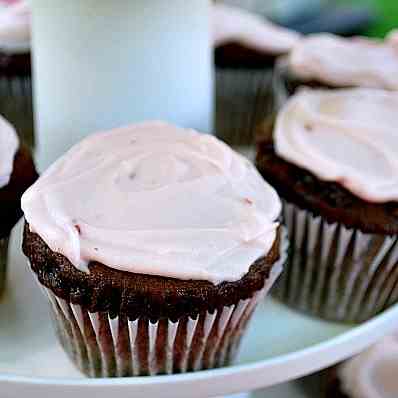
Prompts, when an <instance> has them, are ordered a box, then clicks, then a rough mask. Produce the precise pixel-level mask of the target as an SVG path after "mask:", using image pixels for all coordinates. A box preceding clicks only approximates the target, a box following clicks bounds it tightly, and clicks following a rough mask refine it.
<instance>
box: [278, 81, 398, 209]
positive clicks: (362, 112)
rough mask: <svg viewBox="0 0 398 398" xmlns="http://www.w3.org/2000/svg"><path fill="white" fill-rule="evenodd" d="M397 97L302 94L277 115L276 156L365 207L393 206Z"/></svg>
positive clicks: (365, 92)
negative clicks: (339, 188)
mask: <svg viewBox="0 0 398 398" xmlns="http://www.w3.org/2000/svg"><path fill="white" fill-rule="evenodd" d="M397 109H398V92H389V91H383V90H376V89H361V88H357V89H340V90H310V89H303V90H301V91H300V92H298V93H297V94H296V95H294V96H293V97H291V98H290V100H289V101H288V102H287V104H286V105H285V106H284V107H283V109H282V110H281V112H280V113H279V115H278V118H277V122H276V127H275V132H274V140H275V149H276V152H277V153H278V155H279V156H280V157H282V158H284V159H286V160H287V161H289V162H291V163H294V164H296V165H298V166H300V167H302V168H304V169H306V170H308V171H310V172H311V173H313V174H314V175H316V176H317V177H318V178H319V179H321V180H325V181H335V182H338V183H340V184H341V185H343V186H344V187H345V188H347V189H348V190H350V191H351V192H352V193H354V194H355V195H357V196H358V197H360V198H362V199H364V200H367V201H370V202H387V201H398V156H397V155H398V134H397V125H398V114H397Z"/></svg>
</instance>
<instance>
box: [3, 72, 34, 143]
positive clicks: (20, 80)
mask: <svg viewBox="0 0 398 398" xmlns="http://www.w3.org/2000/svg"><path fill="white" fill-rule="evenodd" d="M0 114H1V115H2V116H4V117H5V118H6V119H7V120H8V121H9V122H10V123H11V124H12V125H13V126H15V129H16V130H17V133H18V135H19V136H20V137H21V138H22V140H23V141H24V143H25V144H26V145H28V146H29V147H30V148H32V147H33V145H34V132H33V129H34V127H33V101H32V82H31V78H30V77H22V76H17V77H11V76H2V77H0Z"/></svg>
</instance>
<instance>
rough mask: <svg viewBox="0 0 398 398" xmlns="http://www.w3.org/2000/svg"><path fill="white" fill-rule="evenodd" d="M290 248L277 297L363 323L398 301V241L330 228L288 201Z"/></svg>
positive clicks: (309, 309) (332, 316)
mask: <svg viewBox="0 0 398 398" xmlns="http://www.w3.org/2000/svg"><path fill="white" fill-rule="evenodd" d="M284 220H285V223H286V226H287V228H288V232H289V236H290V240H291V243H290V244H291V248H290V250H291V251H290V257H289V260H288V262H287V264H286V267H285V272H284V274H283V276H282V277H281V279H280V280H279V282H278V283H277V284H276V286H275V289H274V290H273V294H274V296H275V297H277V298H278V299H280V300H281V301H283V302H284V303H286V304H287V305H289V306H291V307H293V308H295V309H298V310H300V311H303V312H305V313H308V314H311V315H315V316H319V317H321V318H324V319H327V320H331V321H340V322H350V323H359V322H363V321H366V320H368V319H370V318H372V317H373V316H375V315H377V314H378V313H380V312H381V311H383V310H385V309H386V308H388V307H390V306H391V305H393V304H394V303H396V302H397V301H398V238H397V237H394V236H392V237H391V236H386V235H378V234H365V233H362V232H361V231H360V230H357V229H348V228H346V227H345V226H344V225H342V224H338V223H334V224H329V223H328V222H326V221H325V220H323V219H322V218H321V217H315V216H313V215H312V214H311V213H310V212H309V211H305V210H302V209H300V208H298V207H297V206H295V205H293V204H290V203H285V206H284Z"/></svg>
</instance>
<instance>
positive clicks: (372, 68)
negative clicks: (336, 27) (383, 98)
mask: <svg viewBox="0 0 398 398" xmlns="http://www.w3.org/2000/svg"><path fill="white" fill-rule="evenodd" d="M397 71H398V44H397V38H396V33H395V32H391V34H390V35H388V36H387V37H386V38H385V40H379V39H369V38H365V37H354V38H343V37H339V36H335V35H332V34H326V33H323V34H314V35H309V36H307V37H305V38H303V39H302V40H300V41H297V43H296V45H295V46H293V48H292V50H291V52H290V54H289V55H288V56H286V57H283V58H280V59H279V60H278V62H277V65H276V68H275V73H274V91H275V95H276V96H277V97H279V98H278V99H279V101H280V100H281V98H282V103H283V102H284V100H286V98H287V97H289V96H290V95H292V94H294V93H295V91H296V90H297V88H299V87H302V86H305V87H310V88H324V89H333V88H355V87H363V88H377V89H384V90H391V91H397V90H398V77H397V76H398V75H397Z"/></svg>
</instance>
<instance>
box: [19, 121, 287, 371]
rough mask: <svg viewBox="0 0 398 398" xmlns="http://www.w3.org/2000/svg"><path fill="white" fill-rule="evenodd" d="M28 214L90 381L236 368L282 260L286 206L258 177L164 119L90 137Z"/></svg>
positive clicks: (35, 254) (31, 244)
mask: <svg viewBox="0 0 398 398" xmlns="http://www.w3.org/2000/svg"><path fill="white" fill-rule="evenodd" d="M159 165H160V166H161V167H159ZM79 198H81V200H76V199H79ZM22 208H23V211H24V214H25V218H26V222H27V224H26V228H25V234H24V243H23V249H24V253H25V254H26V256H27V257H28V258H29V261H30V264H31V267H32V269H33V271H34V273H35V274H36V276H37V278H38V280H39V282H40V284H41V285H42V286H43V288H44V290H45V291H46V292H47V295H48V298H49V300H50V303H51V308H52V311H53V314H54V319H55V322H56V330H57V334H58V336H59V339H60V341H61V344H62V345H63V347H64V348H65V350H66V352H67V353H68V354H69V356H70V357H71V358H72V360H73V361H74V362H75V364H76V365H77V367H78V368H79V369H80V370H81V371H82V372H84V373H85V374H87V375H88V376H91V377H101V376H102V377H115V376H119V377H121V376H137V375H154V374H170V373H181V372H186V371H195V370H201V369H210V368H215V367H219V366H224V365H227V364H229V363H230V362H231V361H232V360H233V359H234V358H235V356H236V353H237V350H238V347H239V344H240V340H241V337H242V335H243V333H244V331H245V329H246V326H247V323H248V321H249V319H250V317H251V315H252V313H253V311H254V309H255V307H256V305H257V303H258V302H259V301H260V300H261V299H262V298H263V296H264V295H265V294H266V292H267V291H268V290H269V289H270V288H271V286H272V285H273V283H274V281H275V279H276V278H277V277H278V276H279V274H280V272H281V270H282V261H283V259H284V258H285V257H286V256H283V254H286V245H287V242H286V239H285V236H284V234H283V233H282V232H283V231H282V230H281V227H280V225H279V223H278V219H279V216H280V211H281V203H280V200H279V197H278V195H277V194H276V192H275V191H274V189H273V188H271V187H270V186H269V185H268V184H267V183H266V182H265V181H264V180H263V179H262V178H261V176H260V175H259V173H258V172H257V170H256V169H255V167H254V166H253V165H252V164H251V163H250V162H249V161H248V160H246V159H245V158H243V157H241V156H240V155H238V154H237V153H235V152H233V151H232V150H231V149H230V148H229V147H228V146H227V145H225V144H224V143H222V142H221V141H219V140H217V139H216V138H214V137H212V136H209V135H205V134H198V133H196V132H194V131H191V130H184V129H180V128H177V127H174V126H172V125H168V124H165V123H159V122H153V123H144V124H139V125H133V126H128V127H125V128H121V129H117V130H113V131H111V132H107V133H100V134H95V135H93V136H91V137H88V138H87V139H85V140H83V141H82V142H81V143H80V144H78V145H76V146H75V147H74V148H72V149H71V150H70V151H69V152H68V153H66V154H65V155H64V156H63V157H62V158H60V159H59V160H58V161H57V162H56V163H55V164H53V166H51V167H50V168H49V169H48V170H47V172H46V173H44V174H43V176H42V177H41V178H40V179H39V180H38V182H37V183H36V184H35V185H33V186H32V187H31V188H30V189H29V190H28V191H27V192H26V193H25V194H24V196H23V199H22Z"/></svg>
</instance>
